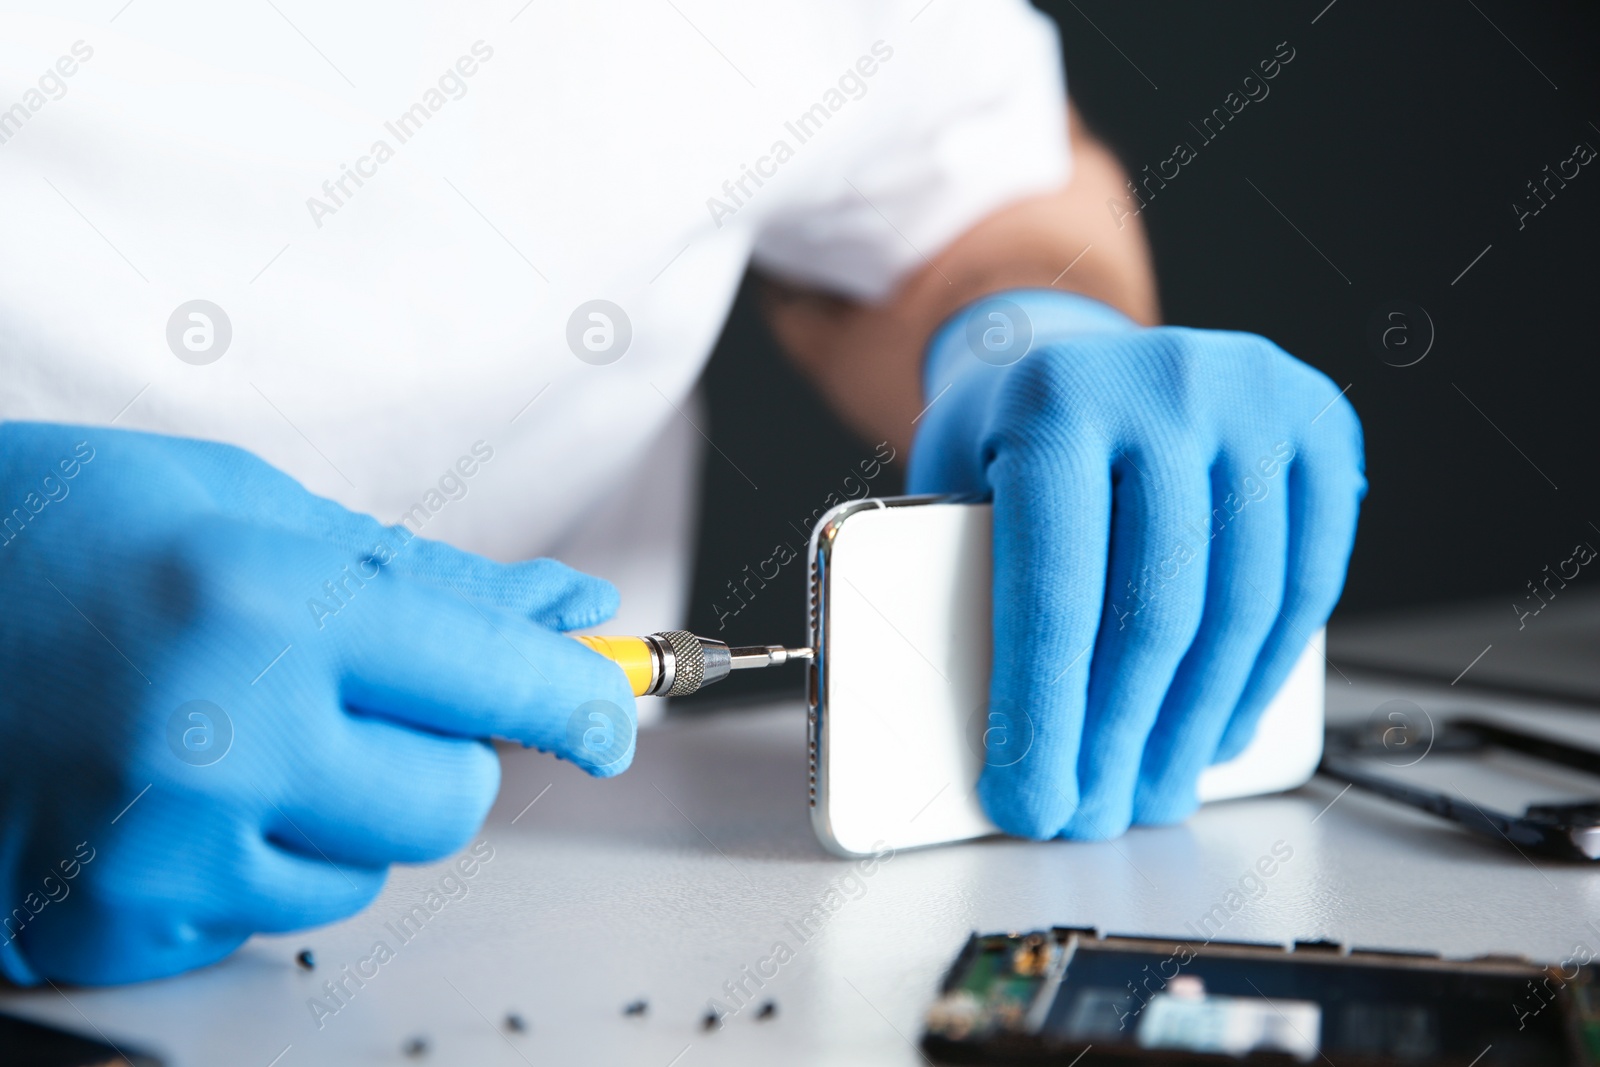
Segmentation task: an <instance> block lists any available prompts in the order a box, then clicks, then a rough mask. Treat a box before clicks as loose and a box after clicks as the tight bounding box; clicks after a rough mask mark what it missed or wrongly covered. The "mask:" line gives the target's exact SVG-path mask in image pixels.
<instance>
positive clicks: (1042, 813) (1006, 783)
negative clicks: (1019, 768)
mask: <svg viewBox="0 0 1600 1067" xmlns="http://www.w3.org/2000/svg"><path fill="white" fill-rule="evenodd" d="M995 771H996V768H993V767H989V768H985V769H984V772H983V774H982V775H981V776H980V777H979V779H978V798H979V799H980V800H981V801H982V802H983V808H984V811H985V812H986V813H987V814H988V816H989V820H990V821H991V822H993V823H994V824H995V826H997V827H998V828H999V829H1000V830H1001V832H1003V833H1006V834H1009V835H1010V836H1012V837H1020V838H1025V839H1027V840H1029V841H1048V840H1050V839H1051V838H1053V837H1055V836H1056V835H1057V834H1058V833H1060V832H1061V827H1062V825H1063V824H1065V823H1066V821H1067V819H1068V818H1069V817H1070V816H1071V814H1072V810H1073V808H1074V807H1075V805H1073V804H1072V803H1071V802H1070V799H1069V798H1066V797H1062V798H1060V800H1059V802H1058V803H1051V802H1049V801H1041V800H1039V799H1038V798H1029V797H1026V796H1024V795H1023V794H1022V792H1021V791H1020V790H1019V789H1018V783H1016V782H1015V781H1014V780H1008V779H1005V778H1003V777H1002V776H1001V775H999V774H996V773H995Z"/></svg>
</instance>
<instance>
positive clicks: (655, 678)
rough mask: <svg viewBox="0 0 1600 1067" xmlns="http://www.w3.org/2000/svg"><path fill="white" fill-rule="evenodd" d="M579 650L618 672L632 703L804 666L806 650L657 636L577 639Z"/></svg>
mask: <svg viewBox="0 0 1600 1067" xmlns="http://www.w3.org/2000/svg"><path fill="white" fill-rule="evenodd" d="M577 640H578V641H579V642H581V643H582V644H584V645H586V646H587V647H589V648H591V649H593V650H594V651H596V652H598V653H600V654H601V655H602V656H604V657H606V658H607V659H609V660H611V661H612V662H613V663H615V664H616V665H617V666H619V667H621V668H622V670H623V673H625V674H627V676H628V682H629V684H631V685H632V686H633V695H634V696H636V697H657V696H659V697H682V696H688V695H689V694H690V693H697V692H699V691H700V690H701V689H704V688H705V687H706V686H708V685H710V684H711V683H712V682H720V681H722V680H723V679H724V678H726V677H727V676H728V674H729V672H730V671H742V670H749V669H750V668H753V667H780V666H782V665H783V664H785V663H788V662H790V661H791V660H809V659H810V658H811V656H812V652H811V649H809V648H785V647H784V646H782V645H748V646H746V647H743V648H729V647H728V646H727V644H726V643H725V642H722V641H718V640H717V639H716V638H714V637H697V636H695V635H694V634H692V633H690V632H689V631H687V630H663V631H660V632H659V633H653V634H648V635H646V636H644V637H579V638H578V639H577Z"/></svg>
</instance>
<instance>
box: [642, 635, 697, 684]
mask: <svg viewBox="0 0 1600 1067" xmlns="http://www.w3.org/2000/svg"><path fill="white" fill-rule="evenodd" d="M653 636H655V637H659V638H661V640H663V641H665V642H666V643H667V644H668V645H670V646H671V647H672V658H673V659H674V660H676V661H677V662H676V668H677V670H676V672H675V677H674V678H673V679H672V688H671V689H668V690H667V691H666V692H665V693H663V694H662V695H663V696H669V697H684V696H688V695H689V694H690V693H694V692H698V691H699V689H700V685H701V683H702V682H704V681H705V677H706V654H705V650H704V649H702V648H701V647H700V639H699V638H698V637H696V636H695V635H694V634H692V633H690V632H689V631H688V630H661V631H658V632H657V633H655V634H654V635H653Z"/></svg>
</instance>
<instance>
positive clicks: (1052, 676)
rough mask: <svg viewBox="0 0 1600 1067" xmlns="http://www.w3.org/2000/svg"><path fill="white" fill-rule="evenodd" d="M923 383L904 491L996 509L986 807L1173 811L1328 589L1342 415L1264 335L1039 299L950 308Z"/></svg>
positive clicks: (1124, 814) (1110, 828) (1342, 452)
mask: <svg viewBox="0 0 1600 1067" xmlns="http://www.w3.org/2000/svg"><path fill="white" fill-rule="evenodd" d="M924 379H925V381H924V384H925V386H926V390H927V393H926V395H927V397H928V399H929V401H930V402H931V406H930V407H929V408H928V409H927V411H926V412H925V413H924V415H923V416H922V417H921V425H920V426H919V428H918V432H917V439H916V442H915V447H914V449H913V451H912V456H911V469H910V477H909V484H910V489H911V491H912V492H918V493H928V492H961V493H982V494H986V495H991V496H992V498H993V501H994V569H995V584H994V642H995V645H994V675H993V679H992V682H991V685H990V708H989V710H990V716H991V718H990V721H991V722H992V723H995V724H998V725H1001V726H1005V727H1007V728H1006V729H1001V730H991V731H989V734H988V736H989V740H990V745H991V747H990V749H989V753H988V760H987V765H986V766H985V768H984V771H983V776H982V778H981V780H980V782H979V795H980V796H981V797H982V799H983V802H984V804H985V806H986V808H987V810H988V812H989V815H990V817H991V818H992V819H993V820H994V821H995V823H996V824H997V825H998V826H999V827H1000V828H1001V829H1003V830H1005V831H1007V832H1009V833H1012V834H1016V835H1018V836H1022V837H1031V838H1036V839H1044V838H1051V837H1056V836H1065V837H1072V838H1083V839H1102V838H1107V837H1113V836H1116V835H1118V834H1121V833H1122V832H1123V831H1125V830H1126V829H1127V828H1128V826H1129V825H1130V824H1132V823H1135V822H1137V823H1168V822H1174V821H1178V820H1181V819H1183V818H1184V817H1186V816H1187V815H1188V814H1190V813H1191V812H1192V811H1193V810H1194V809H1195V807H1196V806H1197V803H1198V801H1197V799H1196V795H1195V788H1196V783H1197V781H1198V779H1199V776H1200V772H1201V771H1202V770H1204V769H1205V767H1206V766H1208V765H1209V764H1212V763H1215V762H1220V761H1223V760H1226V759H1229V758H1231V757H1232V756H1234V755H1237V754H1238V753H1239V752H1240V751H1241V750H1242V749H1243V748H1244V747H1245V745H1246V744H1248V742H1249V740H1250V738H1251V736H1252V735H1253V733H1254V730H1255V724H1256V721H1257V719H1259V717H1260V715H1261V713H1262V711H1263V710H1264V709H1265V708H1266V705H1267V704H1268V703H1269V701H1270V700H1271V698H1272V697H1273V695H1274V694H1275V693H1276V692H1277V690H1278V688H1279V687H1280V686H1281V685H1282V683H1283V681H1284V679H1285V678H1286V677H1287V675H1288V673H1289V670H1290V669H1291V668H1292V667H1293V665H1294V663H1295V661H1296V660H1297V659H1298V657H1299V655H1300V653H1301V651H1302V650H1303V649H1304V647H1305V645H1306V642H1307V640H1308V639H1309V637H1310V635H1311V634H1313V633H1314V632H1315V631H1316V630H1317V628H1318V627H1319V626H1321V625H1322V624H1323V622H1324V621H1325V620H1326V619H1327V617H1328V615H1329V613H1330V612H1331V611H1332V610H1333V606H1334V603H1335V602H1336V601H1337V600H1338V597H1339V592H1340V590H1341V588H1342V587H1343V584H1344V574H1345V566H1346V563H1347V561H1348V559H1349V555H1350V549H1351V545H1352V542H1353V540H1354V537H1355V527H1356V513H1357V510H1358V507H1359V504H1360V501H1361V498H1362V496H1363V495H1364V494H1365V491H1366V481H1365V478H1364V476H1363V460H1362V445H1361V427H1360V423H1359V422H1358V421H1357V419H1356V416H1355V412H1354V410H1353V409H1352V408H1351V406H1350V404H1349V403H1348V402H1347V401H1346V400H1344V399H1343V398H1342V397H1341V395H1340V391H1339V389H1338V388H1337V387H1336V386H1335V385H1333V384H1332V383H1331V382H1330V381H1329V380H1328V379H1327V378H1326V377H1325V376H1323V375H1322V374H1320V373H1319V372H1317V371H1315V370H1313V369H1312V368H1310V367H1308V366H1306V365H1305V364H1304V363H1301V362H1299V361H1297V360H1295V359H1293V358H1292V357H1290V356H1289V355H1288V354H1286V353H1285V352H1283V351H1282V350H1281V349H1279V348H1278V347H1277V346H1275V345H1273V344H1272V343H1271V342H1270V341H1266V340H1264V339H1262V338H1260V337H1256V336H1252V335H1250V334H1242V333H1222V332H1216V331H1210V330H1190V329H1167V328H1163V329H1140V328H1138V327H1136V326H1135V325H1134V324H1133V323H1132V322H1131V321H1130V320H1128V319H1127V318H1125V317H1124V316H1123V315H1121V314H1120V313H1118V312H1116V311H1113V310H1112V309H1110V308H1108V307H1106V306H1105V305H1103V304H1100V303H1097V302H1095V301H1093V300H1090V299H1088V298H1085V297H1081V296H1077V295H1072V294H1065V293H1061V292H1054V291H1048V290H1018V291H1012V292H1008V293H1002V294H998V295H997V296H995V297H991V298H989V299H987V300H984V301H981V302H979V303H978V304H975V305H973V306H971V307H969V308H967V309H966V310H964V311H963V312H962V313H960V314H958V315H957V316H956V317H955V318H954V319H952V320H951V321H950V322H948V323H947V324H946V325H945V326H943V327H942V328H941V329H940V331H939V332H938V334H937V335H936V336H935V337H934V340H933V342H932V344H931V345H930V347H929V351H928V356H927V363H926V369H925V375H924ZM997 743H999V744H1007V745H1009V747H1008V748H1006V749H1005V750H1004V751H998V750H997V749H996V747H995V746H996V744H997ZM1019 749H1021V750H1024V753H1025V754H1019V752H1018V750H1019Z"/></svg>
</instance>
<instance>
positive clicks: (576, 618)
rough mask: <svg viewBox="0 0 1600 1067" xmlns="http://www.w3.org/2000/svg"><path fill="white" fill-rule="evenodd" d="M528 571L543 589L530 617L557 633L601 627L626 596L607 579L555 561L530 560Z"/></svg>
mask: <svg viewBox="0 0 1600 1067" xmlns="http://www.w3.org/2000/svg"><path fill="white" fill-rule="evenodd" d="M519 567H522V568H526V570H527V572H528V574H529V575H530V577H532V578H533V579H534V582H535V584H536V585H537V586H538V587H539V588H540V592H541V594H542V595H541V596H540V598H539V600H540V603H539V604H538V606H537V607H535V608H534V609H533V610H531V611H530V612H529V613H528V617H529V618H530V619H531V620H532V621H534V622H536V623H539V624H540V625H541V626H548V627H550V628H551V629H555V630H562V631H566V630H582V629H585V628H587V627H590V626H597V625H599V624H600V623H602V622H605V621H606V620H607V619H609V618H611V617H612V616H613V615H615V614H616V613H617V609H618V608H620V607H621V606H622V594H621V593H620V592H618V590H617V587H616V586H615V585H613V584H611V583H610V582H608V581H607V580H606V579H604V578H599V577H596V576H595V575H592V574H585V573H583V572H582V571H579V570H574V569H573V568H571V567H569V566H567V565H566V564H565V563H561V562H559V561H557V560H553V559H535V560H529V561H528V562H527V563H525V564H519Z"/></svg>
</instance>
